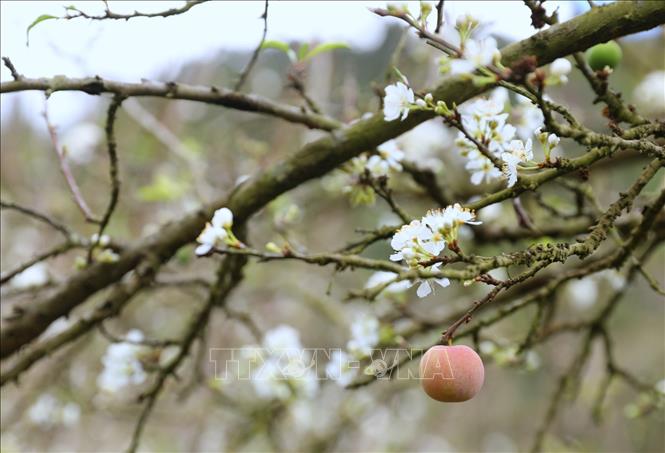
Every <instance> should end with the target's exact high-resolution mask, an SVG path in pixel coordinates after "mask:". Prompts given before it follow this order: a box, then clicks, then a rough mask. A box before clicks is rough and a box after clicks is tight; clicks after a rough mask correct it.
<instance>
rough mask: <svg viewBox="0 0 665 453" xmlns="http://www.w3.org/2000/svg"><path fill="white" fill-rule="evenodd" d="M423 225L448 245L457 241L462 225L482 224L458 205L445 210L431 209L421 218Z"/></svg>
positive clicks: (470, 211) (473, 214) (471, 212)
mask: <svg viewBox="0 0 665 453" xmlns="http://www.w3.org/2000/svg"><path fill="white" fill-rule="evenodd" d="M423 223H424V224H425V225H427V227H429V229H430V230H432V232H433V233H434V234H440V235H441V236H443V238H445V240H446V241H447V242H448V243H452V242H454V241H456V240H457V235H458V231H459V227H460V226H461V225H463V224H465V223H466V224H469V225H480V224H481V223H482V222H480V221H478V220H476V214H475V213H474V212H473V211H472V210H470V209H467V208H463V207H462V206H461V205H460V204H459V203H455V204H454V205H452V206H447V207H446V208H445V209H433V210H430V211H428V212H427V214H426V215H425V217H423Z"/></svg>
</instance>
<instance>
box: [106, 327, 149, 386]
mask: <svg viewBox="0 0 665 453" xmlns="http://www.w3.org/2000/svg"><path fill="white" fill-rule="evenodd" d="M143 339H144V338H143V333H142V332H141V331H140V330H137V329H133V330H130V331H129V332H128V333H127V336H126V340H127V341H126V342H119V343H113V344H111V345H109V347H108V349H107V350H106V353H105V354H104V356H103V357H102V363H103V365H104V369H103V371H102V372H101V373H100V375H99V376H98V378H97V386H98V387H99V388H100V389H102V390H104V391H106V392H109V393H117V392H118V391H120V390H122V389H123V388H125V387H127V386H130V385H139V384H142V383H143V382H145V380H146V378H147V374H146V372H145V370H144V368H143V363H142V361H141V359H142V358H143V356H144V355H145V354H146V353H147V352H148V348H147V347H146V346H142V345H140V344H136V343H138V342H141V341H143Z"/></svg>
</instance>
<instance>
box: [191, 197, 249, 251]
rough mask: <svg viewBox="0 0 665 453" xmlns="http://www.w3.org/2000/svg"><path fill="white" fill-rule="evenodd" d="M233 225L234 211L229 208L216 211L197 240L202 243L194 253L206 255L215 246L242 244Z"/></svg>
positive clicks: (237, 245) (236, 245)
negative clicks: (233, 229) (234, 232)
mask: <svg viewBox="0 0 665 453" xmlns="http://www.w3.org/2000/svg"><path fill="white" fill-rule="evenodd" d="M232 226H233V213H232V212H231V210H230V209H229V208H221V209H218V210H217V211H215V213H214V215H213V216H212V221H211V222H209V223H207V224H206V226H205V228H204V229H203V231H202V232H201V234H199V237H198V238H196V241H197V242H198V243H199V244H200V245H199V246H198V247H196V250H195V251H194V253H196V254H197V255H199V256H201V255H205V254H207V253H209V252H210V251H211V250H212V249H214V248H215V247H221V246H223V245H228V246H232V247H239V246H241V245H242V244H241V242H240V241H239V240H238V239H236V237H235V236H234V235H233V232H232V231H231V227H232Z"/></svg>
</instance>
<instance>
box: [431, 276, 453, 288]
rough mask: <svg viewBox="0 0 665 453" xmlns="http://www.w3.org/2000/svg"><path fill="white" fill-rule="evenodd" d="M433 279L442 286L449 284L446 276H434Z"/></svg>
mask: <svg viewBox="0 0 665 453" xmlns="http://www.w3.org/2000/svg"><path fill="white" fill-rule="evenodd" d="M434 281H435V282H437V283H438V284H439V286H441V287H442V288H445V287H447V286H450V280H448V279H447V278H435V279H434Z"/></svg>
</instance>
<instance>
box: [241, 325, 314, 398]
mask: <svg viewBox="0 0 665 453" xmlns="http://www.w3.org/2000/svg"><path fill="white" fill-rule="evenodd" d="M263 348H264V350H263V351H260V352H265V353H266V354H267V356H266V357H265V358H264V360H263V362H262V363H261V365H260V367H259V368H258V369H257V370H256V371H255V372H254V373H253V374H252V376H251V378H252V385H253V387H254V390H255V391H256V394H257V395H258V396H259V397H261V398H265V399H278V400H281V401H286V400H289V399H291V398H293V397H299V396H303V397H306V398H311V397H313V396H314V395H315V394H316V392H317V391H318V388H319V384H318V377H317V375H316V372H315V371H314V370H313V369H312V368H311V366H310V364H309V363H308V362H309V360H310V355H309V354H308V353H307V351H305V350H304V349H303V347H302V344H301V343H300V335H299V333H298V331H297V330H295V329H294V328H293V327H291V326H287V325H279V326H277V327H275V328H273V329H271V330H269V331H268V332H266V334H265V336H264V338H263ZM247 351H248V354H251V356H250V355H247V357H250V358H254V359H256V358H257V353H258V352H259V350H258V349H257V348H255V347H254V348H249V349H247ZM255 361H256V360H255Z"/></svg>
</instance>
